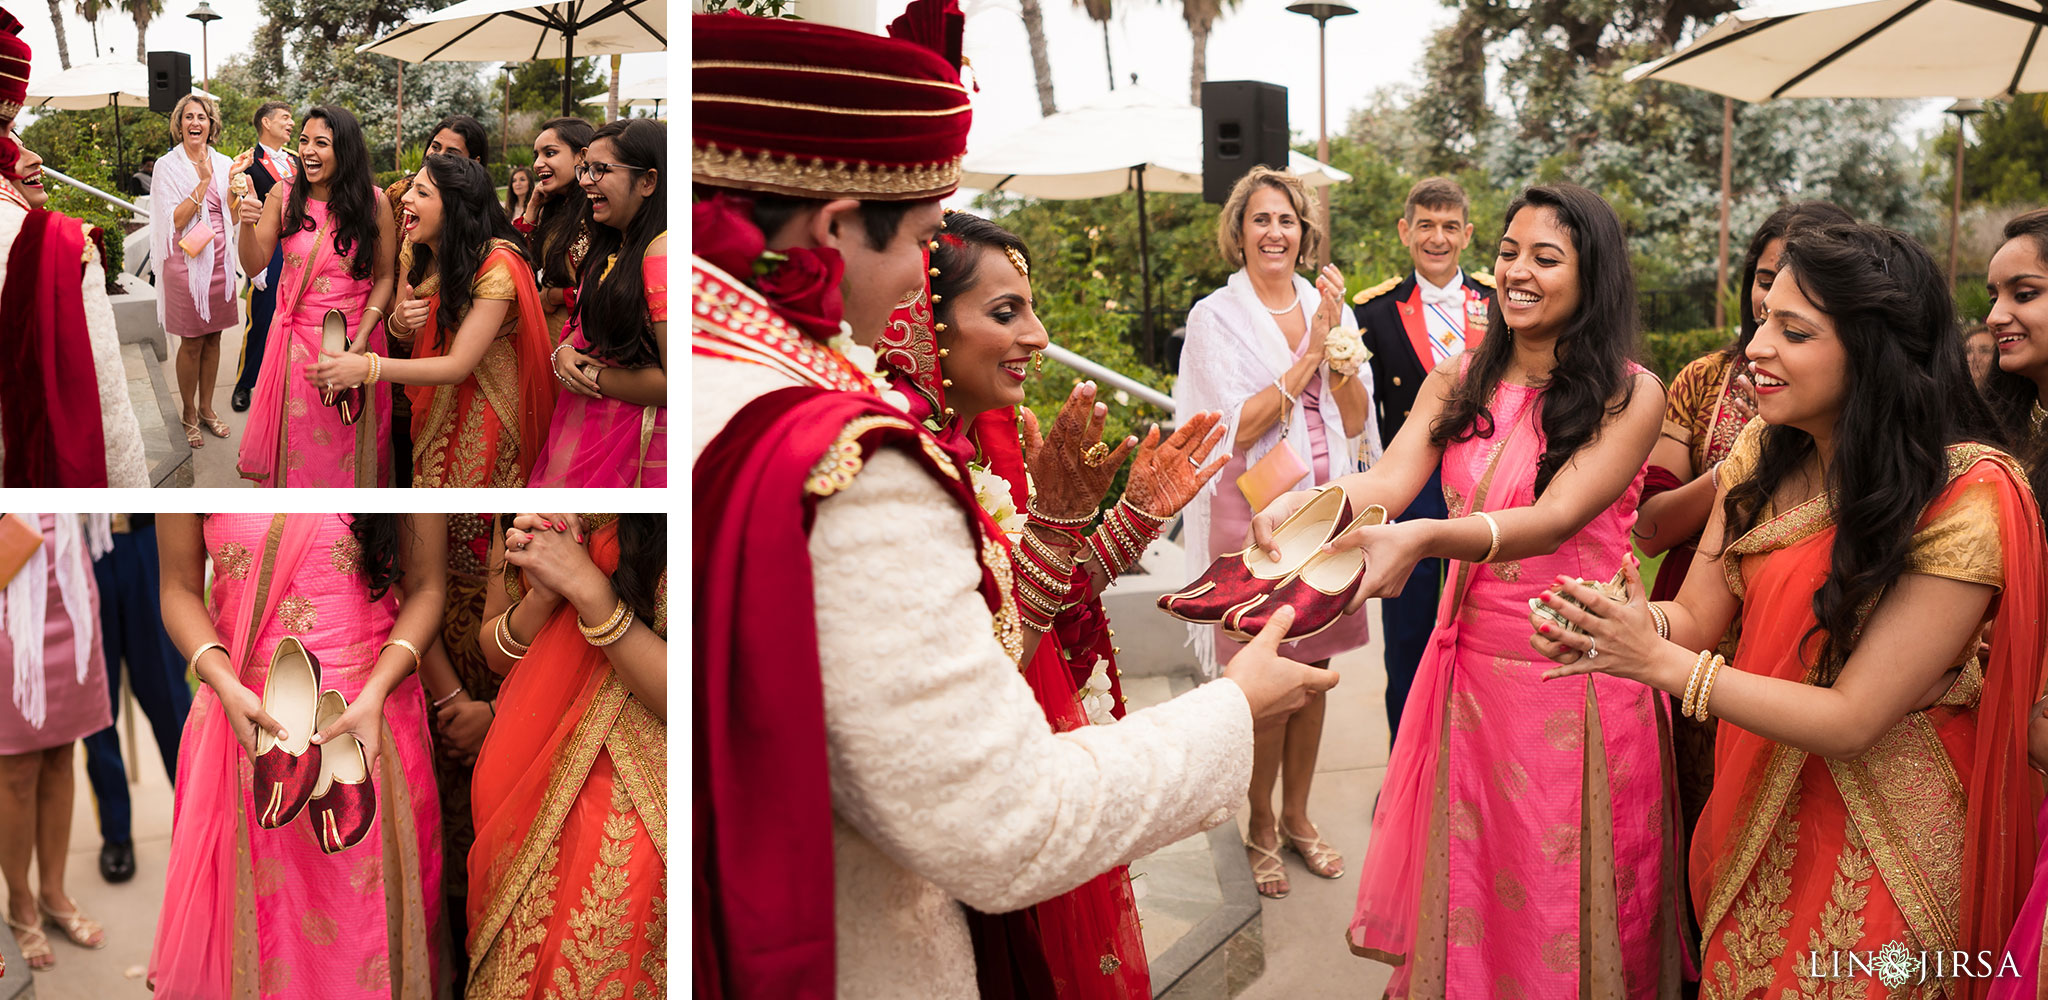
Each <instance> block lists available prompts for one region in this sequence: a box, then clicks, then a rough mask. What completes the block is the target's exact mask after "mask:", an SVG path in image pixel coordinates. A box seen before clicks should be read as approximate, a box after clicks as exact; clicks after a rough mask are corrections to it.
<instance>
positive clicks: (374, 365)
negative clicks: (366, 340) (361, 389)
mask: <svg viewBox="0 0 2048 1000" xmlns="http://www.w3.org/2000/svg"><path fill="white" fill-rule="evenodd" d="M367 357H368V358H369V359H370V375H369V377H368V378H366V379H364V380H363V385H364V386H372V385H376V384H377V380H378V379H380V378H383V377H384V376H383V374H382V370H383V365H382V364H381V362H382V361H383V359H382V358H379V357H377V354H376V352H375V351H372V352H370V354H368V355H367Z"/></svg>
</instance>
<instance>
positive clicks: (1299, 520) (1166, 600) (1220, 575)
mask: <svg viewBox="0 0 2048 1000" xmlns="http://www.w3.org/2000/svg"><path fill="white" fill-rule="evenodd" d="M1349 520H1351V500H1350V498H1348V497H1346V496H1345V495H1344V489H1343V487H1340V486H1325V487H1322V488H1321V489H1319V490H1317V491H1316V495H1315V497H1314V498H1313V499H1311V500H1309V502H1307V503H1305V504H1302V505H1301V509H1300V510H1297V511H1295V512H1294V514H1293V515H1292V516H1290V517H1288V519H1287V520H1285V521H1282V522H1280V526H1279V527H1278V528H1275V529H1273V544H1275V545H1277V546H1279V548H1280V558H1279V560H1277V561H1275V560H1273V559H1269V558H1267V556H1266V553H1265V552H1263V551H1261V550H1260V549H1259V547H1258V546H1256V545H1247V546H1245V547H1244V548H1242V549H1240V550H1238V551H1236V552H1232V553H1229V554H1228V555H1224V556H1220V557H1218V558H1217V560H1216V561H1215V562H1213V563H1210V564H1209V568H1208V569H1207V570H1204V571H1203V572H1202V575H1201V576H1199V577H1196V578H1195V581H1194V582H1193V583H1190V584H1188V585H1187V586H1185V587H1182V588H1181V589H1179V590H1177V591H1174V592H1173V593H1171V594H1161V595H1160V596H1159V610H1161V611H1164V612H1166V613H1167V614H1169V615H1172V616H1173V617H1175V618H1178V619H1180V620H1181V621H1184V622H1193V623H1195V624H1197V625H1214V624H1217V623H1218V622H1221V621H1223V620H1224V618H1225V616H1226V615H1228V614H1230V613H1231V612H1232V611H1234V610H1236V609H1237V608H1239V607H1241V606H1243V605H1246V604H1249V603H1252V602H1254V601H1257V600H1258V599H1259V598H1262V597H1264V596H1266V594H1267V593H1269V592H1271V591H1272V589H1273V588H1274V587H1275V586H1276V585H1278V584H1279V583H1280V582H1281V581H1282V580H1285V579H1287V577H1288V576H1289V575H1290V574H1292V573H1293V572H1294V571H1295V570H1296V569H1299V568H1300V567H1301V565H1302V564H1303V563H1305V562H1307V561H1308V560H1309V559H1310V558H1312V557H1313V556H1314V555H1315V554H1316V551H1317V550H1318V549H1321V548H1322V546H1323V543H1324V542H1327V541H1329V540H1330V539H1332V538H1334V537H1336V535H1337V529H1338V528H1339V527H1341V526H1342V525H1343V524H1344V523H1345V522H1347V521H1349Z"/></svg>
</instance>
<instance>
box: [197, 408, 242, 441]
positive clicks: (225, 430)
mask: <svg viewBox="0 0 2048 1000" xmlns="http://www.w3.org/2000/svg"><path fill="white" fill-rule="evenodd" d="M199 423H200V425H201V426H204V427H205V428H206V429H207V430H208V431H209V432H211V433H212V434H213V436H214V437H217V438H221V439H223V440H225V439H226V438H227V436H228V434H229V433H231V432H233V431H234V428H232V427H229V426H228V422H227V421H225V420H222V419H221V418H220V414H218V413H216V414H214V415H213V416H210V417H209V416H207V415H205V414H203V413H202V414H200V415H199Z"/></svg>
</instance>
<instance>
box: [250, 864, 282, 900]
mask: <svg viewBox="0 0 2048 1000" xmlns="http://www.w3.org/2000/svg"><path fill="white" fill-rule="evenodd" d="M251 884H252V885H253V886H254V887H255V889H256V895H258V896H268V895H270V894H271V893H274V892H276V891H277V890H279V889H282V888H284V860H283V859H282V858H258V859H256V865H255V877H254V879H253V881H252V883H251Z"/></svg>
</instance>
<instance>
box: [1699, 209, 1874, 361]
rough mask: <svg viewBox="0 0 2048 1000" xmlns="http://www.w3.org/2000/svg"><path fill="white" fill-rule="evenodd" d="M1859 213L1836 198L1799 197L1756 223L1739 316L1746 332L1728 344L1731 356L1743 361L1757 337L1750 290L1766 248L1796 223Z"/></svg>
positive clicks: (1841, 219)
mask: <svg viewBox="0 0 2048 1000" xmlns="http://www.w3.org/2000/svg"><path fill="white" fill-rule="evenodd" d="M1855 221H1856V217H1855V216H1853V215H1850V214H1849V212H1848V210H1847V209H1844V208H1843V207H1842V206H1840V205H1837V204H1835V203H1834V202H1832V201H1797V202H1793V203H1791V204H1789V205H1781V206H1779V207H1778V210H1777V211H1775V212H1772V213H1771V215H1770V218H1767V219H1765V220H1764V224H1763V225H1761V226H1758V227H1756V235H1755V236H1752V237H1750V238H1749V252H1748V253H1746V254H1744V255H1743V257H1742V285H1741V286H1740V287H1741V290H1742V308H1741V310H1740V311H1741V315H1739V316H1737V317H1736V319H1738V320H1740V321H1741V322H1742V332H1741V333H1740V334H1738V335H1736V337H1735V343H1733V344H1730V345H1728V348H1727V352H1726V353H1727V354H1728V356H1729V357H1731V358H1734V359H1736V360H1737V361H1740V360H1741V359H1742V354H1743V352H1744V351H1747V350H1749V342H1750V341H1751V340H1753V339H1755V337H1756V328H1757V321H1756V302H1755V301H1754V299H1753V298H1752V296H1751V294H1750V292H1751V290H1752V289H1753V288H1754V287H1755V286H1756V269H1757V268H1758V267H1761V266H1762V265H1763V259H1764V250H1765V249H1766V248H1768V247H1769V246H1770V245H1771V241H1772V240H1776V239H1783V238H1784V236H1785V234H1786V233H1789V232H1791V231H1792V229H1793V228H1794V227H1796V226H1802V225H1806V226H1825V225H1829V224H1833V223H1853V222H1855Z"/></svg>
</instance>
